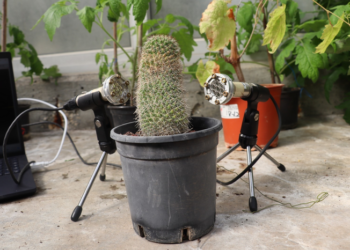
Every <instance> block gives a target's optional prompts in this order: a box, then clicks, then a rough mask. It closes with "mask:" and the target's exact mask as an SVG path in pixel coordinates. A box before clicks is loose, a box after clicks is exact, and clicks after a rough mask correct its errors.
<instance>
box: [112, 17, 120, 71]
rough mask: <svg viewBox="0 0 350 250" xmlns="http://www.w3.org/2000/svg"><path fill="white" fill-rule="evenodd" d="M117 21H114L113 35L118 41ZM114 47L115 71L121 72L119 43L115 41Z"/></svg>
mask: <svg viewBox="0 0 350 250" xmlns="http://www.w3.org/2000/svg"><path fill="white" fill-rule="evenodd" d="M117 33H118V32H117V23H116V22H114V23H113V36H114V40H116V41H117ZM113 49H114V73H115V74H118V73H119V68H118V45H117V43H113Z"/></svg>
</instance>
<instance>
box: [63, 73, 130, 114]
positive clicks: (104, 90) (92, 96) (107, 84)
mask: <svg viewBox="0 0 350 250" xmlns="http://www.w3.org/2000/svg"><path fill="white" fill-rule="evenodd" d="M130 96H131V94H130V91H129V82H128V81H125V80H124V79H123V78H121V77H120V76H119V75H113V76H110V77H108V78H107V79H106V80H105V81H104V82H103V84H102V87H99V88H96V89H93V90H90V91H89V92H85V93H82V94H81V95H78V96H76V97H74V98H72V99H71V100H69V101H68V102H67V103H66V104H65V105H64V106H63V108H64V109H65V110H74V109H78V108H79V109H81V110H83V111H86V110H89V109H96V108H98V107H100V106H103V105H105V104H108V103H111V104H113V105H123V104H124V103H126V102H127V101H128V100H129V98H130Z"/></svg>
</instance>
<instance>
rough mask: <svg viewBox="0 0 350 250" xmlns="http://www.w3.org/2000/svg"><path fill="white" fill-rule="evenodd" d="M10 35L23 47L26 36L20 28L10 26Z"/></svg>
mask: <svg viewBox="0 0 350 250" xmlns="http://www.w3.org/2000/svg"><path fill="white" fill-rule="evenodd" d="M9 33H10V36H13V38H14V43H15V44H16V45H21V44H22V43H23V42H24V34H23V32H22V31H21V30H20V29H18V27H16V26H12V25H9Z"/></svg>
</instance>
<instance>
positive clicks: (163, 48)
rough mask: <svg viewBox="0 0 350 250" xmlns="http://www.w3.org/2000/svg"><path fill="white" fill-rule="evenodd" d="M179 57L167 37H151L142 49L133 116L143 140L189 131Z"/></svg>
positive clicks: (171, 40) (176, 47)
mask: <svg viewBox="0 0 350 250" xmlns="http://www.w3.org/2000/svg"><path fill="white" fill-rule="evenodd" d="M180 56H181V53H180V48H179V45H178V43H177V42H176V40H175V39H173V38H172V37H170V36H165V35H157V36H153V37H150V38H149V39H148V40H147V42H146V43H145V45H144V47H143V51H142V55H141V61H140V68H139V81H138V88H137V92H136V101H137V111H136V113H137V121H138V126H139V130H140V131H141V134H142V135H144V136H161V135H173V134H180V133H185V132H188V131H189V120H188V116H187V113H186V106H185V102H184V98H183V93H184V91H183V89H182V65H181V62H180Z"/></svg>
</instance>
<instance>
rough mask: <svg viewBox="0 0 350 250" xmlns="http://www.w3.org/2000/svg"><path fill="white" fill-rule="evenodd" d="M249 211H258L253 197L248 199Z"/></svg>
mask: <svg viewBox="0 0 350 250" xmlns="http://www.w3.org/2000/svg"><path fill="white" fill-rule="evenodd" d="M249 210H250V212H255V211H258V201H257V200H256V198H255V196H251V197H250V198H249Z"/></svg>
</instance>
